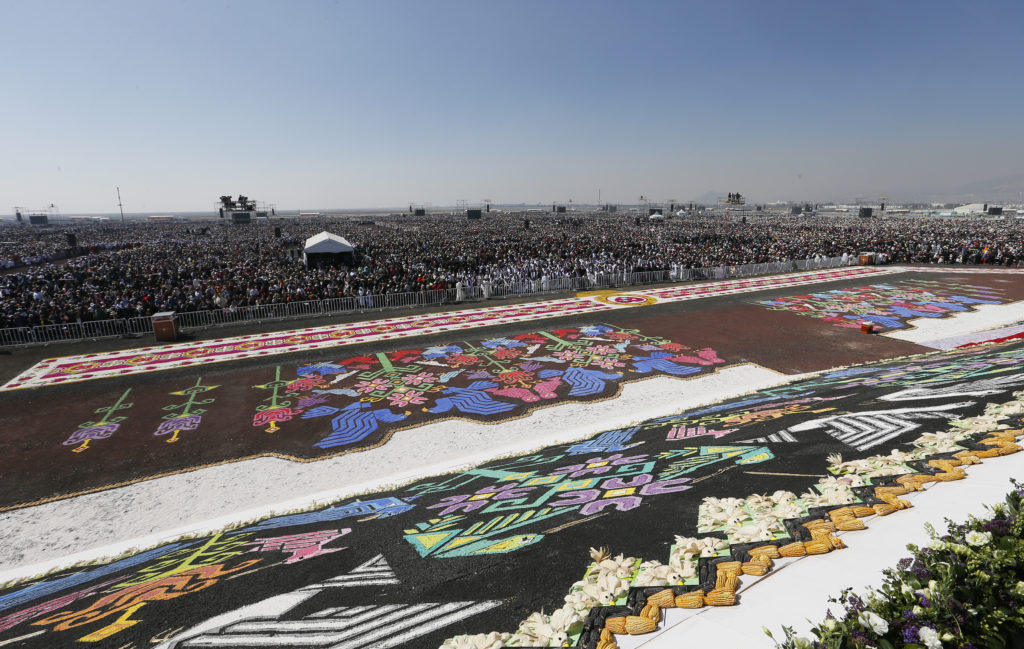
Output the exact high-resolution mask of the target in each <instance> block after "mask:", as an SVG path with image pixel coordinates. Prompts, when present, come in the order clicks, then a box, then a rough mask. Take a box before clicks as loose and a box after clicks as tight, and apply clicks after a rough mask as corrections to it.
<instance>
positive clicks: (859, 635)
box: [765, 481, 1024, 649]
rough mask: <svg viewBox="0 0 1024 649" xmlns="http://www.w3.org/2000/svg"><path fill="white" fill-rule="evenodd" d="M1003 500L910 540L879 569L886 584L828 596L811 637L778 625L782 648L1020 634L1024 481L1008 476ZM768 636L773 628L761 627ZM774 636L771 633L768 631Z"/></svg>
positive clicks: (985, 643) (991, 647)
mask: <svg viewBox="0 0 1024 649" xmlns="http://www.w3.org/2000/svg"><path fill="white" fill-rule="evenodd" d="M1013 486H1014V490H1013V491H1011V492H1010V493H1009V494H1008V495H1007V496H1006V499H1005V502H1004V503H1000V504H998V505H995V506H994V507H992V508H990V514H989V515H988V516H986V517H983V518H977V517H971V518H970V520H968V521H967V522H966V523H961V524H956V523H953V522H951V521H948V520H947V523H948V524H949V529H948V532H947V533H946V534H943V535H939V534H938V533H937V532H936V531H935V529H934V528H932V527H929V528H928V532H929V534H930V536H931V537H932V540H931V542H930V543H929V544H928V545H927V546H926V547H920V548H919V547H917V546H914V545H908V546H907V549H908V550H910V551H911V553H912V555H913V556H911V557H908V558H905V559H901V560H900V562H899V564H898V566H897V567H896V568H889V569H887V570H886V571H885V573H884V575H885V577H884V584H883V585H882V587H881V588H880V589H878V590H871V591H869V592H868V593H867V594H866V595H865V596H864V597H861V596H858V595H856V594H854V593H853V592H851V590H850V589H847V590H845V591H843V592H842V594H841V595H840V596H839V597H836V598H833V599H831V600H830V601H832V602H834V603H836V604H839V605H840V607H841V608H842V610H843V611H844V613H843V614H842V615H841V617H838V618H837V617H835V616H833V614H832V612H831V611H830V612H829V613H828V616H827V617H826V619H825V620H824V621H823V622H821V623H820V624H818V625H816V626H815V627H814V628H813V630H812V633H813V634H814V636H815V638H814V639H809V638H805V637H800V636H797V635H796V633H795V632H794V631H793V629H792V628H791V627H785V626H784V627H782V629H783V632H784V633H785V639H784V640H782V641H781V642H780V641H776V642H775V645H776V647H778V648H785V649H811V648H814V649H848V648H851V649H852V648H854V647H857V648H860V647H864V648H865V649H867V648H870V647H875V648H877V649H895V648H896V647H907V648H910V649H923V648H927V649H940V648H941V647H962V648H969V649H997V648H998V649H1002V648H1003V647H1011V646H1012V647H1016V646H1018V645H1019V644H1020V640H1021V635H1022V634H1024V516H1021V509H1022V501H1024V485H1021V484H1020V483H1018V482H1017V481H1014V482H1013ZM765 633H767V634H768V635H769V636H770V637H771V636H772V634H771V632H770V631H769V630H768V629H765ZM773 640H774V637H773Z"/></svg>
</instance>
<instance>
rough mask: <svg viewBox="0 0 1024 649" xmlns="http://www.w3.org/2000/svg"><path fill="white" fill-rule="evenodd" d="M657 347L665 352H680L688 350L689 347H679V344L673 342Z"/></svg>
mask: <svg viewBox="0 0 1024 649" xmlns="http://www.w3.org/2000/svg"><path fill="white" fill-rule="evenodd" d="M658 346H659V347H661V348H662V349H664V350H665V351H667V352H681V351H683V350H686V349H689V347H687V346H686V345H680V344H679V343H673V342H667V343H661V344H660V345H658Z"/></svg>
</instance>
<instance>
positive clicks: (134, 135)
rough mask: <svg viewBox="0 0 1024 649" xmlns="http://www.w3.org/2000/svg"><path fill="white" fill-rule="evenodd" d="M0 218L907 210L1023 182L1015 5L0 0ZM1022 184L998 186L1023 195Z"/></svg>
mask: <svg viewBox="0 0 1024 649" xmlns="http://www.w3.org/2000/svg"><path fill="white" fill-rule="evenodd" d="M0 24H2V25H4V30H3V32H4V35H3V48H4V55H3V56H2V57H0V89H2V92H0V98H2V99H0V124H2V127H0V150H2V151H3V155H2V157H0V212H5V213H6V212H8V211H9V210H10V207H11V206H14V205H19V206H28V207H40V206H43V205H48V204H50V203H55V204H56V205H57V206H58V207H59V208H60V209H61V211H62V212H64V213H88V212H111V211H116V209H117V207H116V195H115V189H114V188H115V186H118V185H119V186H120V187H121V194H122V196H123V199H124V203H125V209H126V211H130V212H145V211H154V212H155V211H175V210H178V211H186V210H206V209H212V208H213V205H214V203H215V202H216V199H217V196H219V195H220V194H224V193H231V194H238V193H244V194H246V195H248V196H252V197H255V198H258V199H260V200H264V201H268V202H272V203H276V204H277V206H278V207H279V208H281V209H302V208H305V209H313V208H328V207H353V208H355V207H381V206H402V205H408V204H409V202H415V203H428V202H429V203H432V204H435V205H439V204H453V203H454V202H455V201H457V200H460V199H464V200H468V201H471V202H476V201H479V200H480V199H483V198H492V199H494V200H495V201H497V202H542V203H543V202H551V201H556V200H557V201H568V200H569V199H572V200H573V201H574V202H576V203H582V202H591V203H592V202H595V201H596V199H597V192H598V189H600V190H601V198H602V200H604V201H613V202H635V201H636V200H637V197H638V196H640V195H641V194H643V195H644V196H648V197H651V198H653V199H658V200H660V199H665V198H679V199H682V200H687V199H692V198H694V197H696V196H698V195H699V194H702V193H704V192H706V191H708V190H718V191H723V192H724V191H741V192H743V193H744V194H747V195H750V196H753V197H755V198H756V199H758V200H774V199H793V200H821V199H844V198H851V197H855V196H865V197H874V196H878V195H883V194H884V195H889V196H896V197H901V196H902V197H907V198H915V197H921V198H924V197H927V196H928V195H929V194H933V193H937V192H948V191H950V190H951V188H957V187H961V186H966V185H969V184H971V183H984V182H987V181H989V180H990V179H996V178H1007V177H1011V178H1012V177H1015V176H1016V177H1021V175H1022V172H1024V162H1022V160H1024V156H1022V155H1021V151H1022V145H1024V125H1022V120H1021V117H1020V116H1021V114H1022V111H1024V101H1022V100H1024V89H1022V81H1021V79H1022V76H1021V69H1020V66H1021V61H1022V59H1024V55H1022V54H1021V42H1020V39H1021V33H1022V31H1021V30H1022V29H1024V3H1021V2H1019V0H1012V1H1009V2H986V1H974V0H964V1H962V2H953V1H950V0H943V1H940V2H935V1H934V0H930V1H927V2H913V1H903V0H899V1H893V0H878V1H860V0H858V1H856V2H852V1H851V2H846V1H832V0H827V1H822V0H810V1H806V2H802V1H790V0H781V1H775V2H768V1H765V0H753V1H751V2H726V1H723V2H717V1H715V2H712V1H708V2H704V3H698V2H683V1H666V2H654V1H651V2H643V1H632V2H603V1H599V0H587V1H579V2H575V1H565V0H544V1H538V2H533V1H528V0H507V1H501V2H499V1H497V0H472V1H466V2H454V1H444V0H410V1H407V2H405V1H403V2H397V1H396V2H391V1H387V0H360V1H358V2H348V1H335V2H312V1H311V2H295V1H288V2H258V1H253V0H234V1H230V2H223V1H221V2H212V1H208V0H200V1H196V2H179V1H174V2H172V1H169V0H167V1H164V2H147V1H140V0H130V1H125V2H101V1H80V0H75V1H69V2H48V1H45V0H32V1H31V2H20V1H16V0H0ZM1022 189H1024V188H1022Z"/></svg>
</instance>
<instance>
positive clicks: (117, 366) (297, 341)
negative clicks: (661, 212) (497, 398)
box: [0, 266, 902, 391]
mask: <svg viewBox="0 0 1024 649" xmlns="http://www.w3.org/2000/svg"><path fill="white" fill-rule="evenodd" d="M900 270H902V269H899V268H886V269H882V268H873V267H865V266H854V267H848V268H836V269H830V270H819V271H812V272H807V273H799V274H794V275H781V276H774V277H760V278H753V279H734V280H724V281H718V282H708V283H701V284H690V285H685V286H670V287H665V288H656V289H650V290H645V291H631V292H620V293H617V294H615V295H610V296H606V295H597V296H590V297H574V298H564V299H556V300H545V301H541V302H530V303H526V304H506V305H500V306H489V307H482V308H475V309H463V310H460V311H452V312H448V313H425V314H418V315H411V316H404V317H396V318H387V319H381V320H371V321H367V322H352V323H344V324H335V325H328V326H323V327H311V328H307V329H293V330H290V331H278V332H272V333H265V334H251V335H246V336H238V337H235V338H218V339H216V340H203V341H197V342H187V343H174V344H167V345H160V346H153V347H144V348H141V349H130V350H123V351H115V352H103V353H96V354H81V355H77V356H64V357H60V358H49V359H46V360H43V361H41V362H39V363H37V364H36V365H34V366H33V367H30V368H29V369H27V370H25V371H24V372H22V373H21V374H19V375H18V376H16V377H15V378H13V379H11V380H10V381H8V382H7V383H6V384H5V385H3V386H0V391H5V390H17V389H24V388H34V387H41V386H44V385H57V384H61V383H72V382H75V381H90V380H95V379H102V378H108V377H117V376H126V375H132V374H139V373H143V372H156V371H160V370H169V369H178V368H182V367H193V366H202V365H209V364H210V363H221V362H226V361H235V360H242V359H246V358H256V357H266V356H273V355H278V354H288V353H291V352H299V351H310V350H314V349H329V348H334V347H344V346H350V345H358V344H364V343H371V342H374V343H376V342H384V341H391V340H401V339H403V338H408V337H410V336H424V335H429V334H438V333H447V332H451V331H465V330H467V329H476V328H479V327H488V326H494V325H509V324H515V323H524V322H532V321H540V320H546V319H549V318H556V317H564V316H579V315H585V314H594V313H603V312H607V311H611V310H615V309H628V308H636V307H643V306H647V305H651V304H657V303H660V302H679V301H685V300H694V299H700V298H704V297H714V296H718V295H733V294H736V293H751V292H756V291H760V290H764V289H767V288H779V287H784V286H802V285H805V284H814V283H817V282H827V281H831V280H838V279H847V278H851V277H859V276H870V275H879V274H887V273H893V272H899V271H900Z"/></svg>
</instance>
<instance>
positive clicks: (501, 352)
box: [491, 347, 523, 360]
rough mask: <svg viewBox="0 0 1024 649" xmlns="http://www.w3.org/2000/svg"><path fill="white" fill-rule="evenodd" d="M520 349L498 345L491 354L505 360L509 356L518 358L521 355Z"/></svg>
mask: <svg viewBox="0 0 1024 649" xmlns="http://www.w3.org/2000/svg"><path fill="white" fill-rule="evenodd" d="M522 353H523V352H522V351H520V350H518V349H508V348H506V347H498V348H497V349H495V350H494V351H493V352H492V353H491V355H492V356H494V357H495V358H497V359H500V360H507V359H509V358H519V357H520V356H521V355H522Z"/></svg>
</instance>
